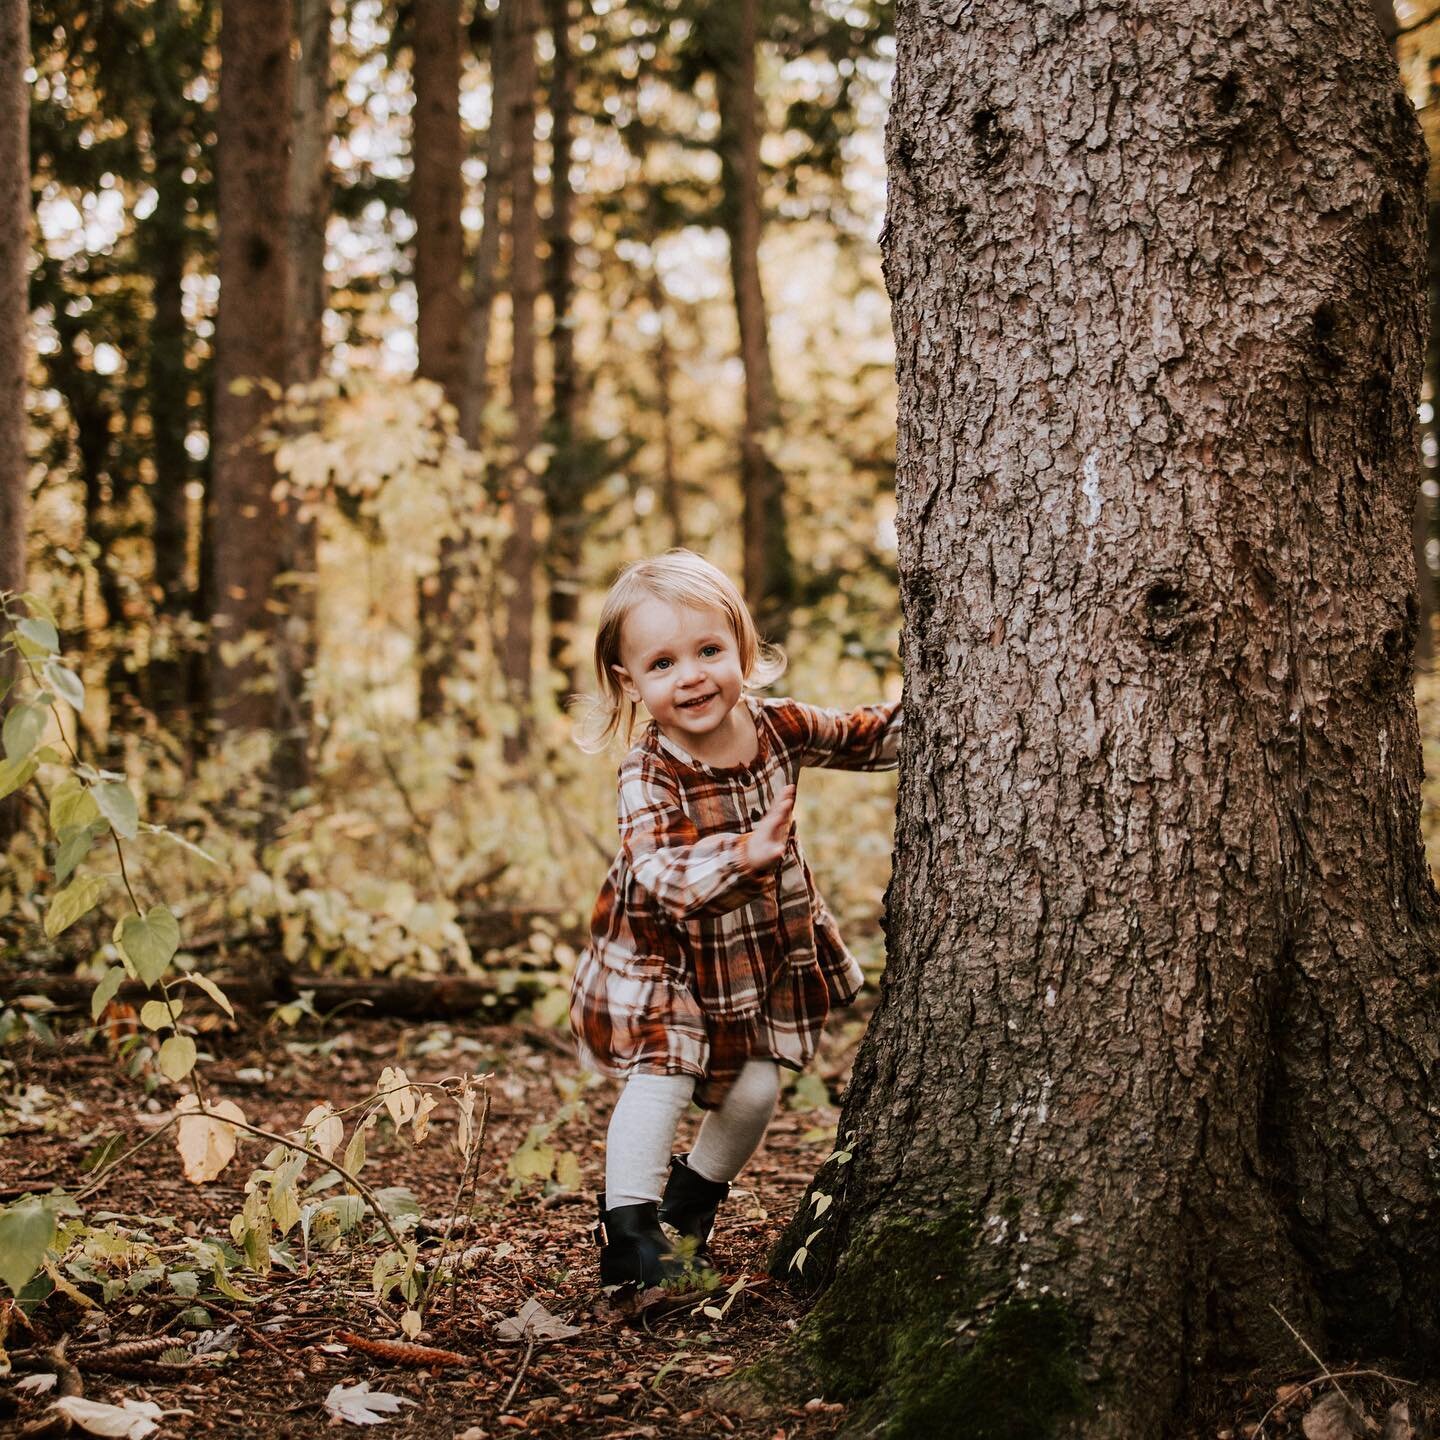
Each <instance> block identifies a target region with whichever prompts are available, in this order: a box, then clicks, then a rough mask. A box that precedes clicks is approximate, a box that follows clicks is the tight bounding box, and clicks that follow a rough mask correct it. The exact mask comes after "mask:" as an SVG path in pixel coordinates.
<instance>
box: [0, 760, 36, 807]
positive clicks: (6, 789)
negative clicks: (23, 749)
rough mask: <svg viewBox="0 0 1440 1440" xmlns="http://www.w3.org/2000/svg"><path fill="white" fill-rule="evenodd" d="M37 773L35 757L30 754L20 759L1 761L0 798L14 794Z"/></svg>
mask: <svg viewBox="0 0 1440 1440" xmlns="http://www.w3.org/2000/svg"><path fill="white" fill-rule="evenodd" d="M34 773H35V757H34V756H33V755H28V756H25V757H23V758H22V759H19V760H3V761H0V800H3V799H4V798H5V797H6V796H7V795H13V794H14V793H15V791H17V790H18V789H20V787H21V786H22V785H28V784H29V783H30V777H31V776H32V775H33V774H34Z"/></svg>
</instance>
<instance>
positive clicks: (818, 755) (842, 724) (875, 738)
mask: <svg viewBox="0 0 1440 1440" xmlns="http://www.w3.org/2000/svg"><path fill="white" fill-rule="evenodd" d="M789 703H790V704H792V705H794V706H795V708H796V710H797V711H798V712H799V714H798V717H797V718H798V719H799V721H800V722H801V725H802V726H803V729H804V738H803V740H802V742H801V745H800V754H799V759H800V763H801V764H802V765H821V766H826V767H828V768H830V769H832V770H893V769H894V768H895V766H896V765H897V764H898V763H899V755H900V735H901V732H902V730H903V728H904V713H903V712H902V710H901V708H900V702H899V701H898V700H897V701H893V702H891V703H889V704H885V705H862V706H860V708H859V709H857V710H822V709H820V708H818V707H817V706H814V705H805V704H802V703H801V702H800V701H798V700H792V701H790V702H789Z"/></svg>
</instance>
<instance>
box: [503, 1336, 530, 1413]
mask: <svg viewBox="0 0 1440 1440" xmlns="http://www.w3.org/2000/svg"><path fill="white" fill-rule="evenodd" d="M534 1353H535V1332H534V1331H533V1330H531V1331H528V1332H527V1333H526V1336H525V1358H524V1359H523V1360H521V1362H520V1368H519V1369H518V1370H517V1371H516V1372H515V1378H514V1379H513V1380H512V1381H511V1382H510V1388H509V1390H507V1391H506V1392H505V1399H504V1400H503V1401H501V1403H500V1409H501V1411H502V1412H504V1411H506V1410H508V1409H509V1408H510V1402H511V1401H512V1400H513V1399H514V1398H515V1392H516V1391H517V1390H518V1389H519V1388H520V1382H521V1381H522V1380H523V1379H524V1378H525V1372H526V1370H528V1369H529V1368H530V1357H531V1356H532V1355H533V1354H534Z"/></svg>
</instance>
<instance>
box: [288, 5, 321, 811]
mask: <svg viewBox="0 0 1440 1440" xmlns="http://www.w3.org/2000/svg"><path fill="white" fill-rule="evenodd" d="M294 6H295V34H296V38H297V40H298V42H299V43H298V46H297V49H296V56H295V88H294V97H293V101H292V105H291V113H292V115H293V116H294V124H293V144H292V146H291V150H290V214H289V222H288V226H289V236H290V266H289V278H290V290H291V304H290V331H289V336H288V339H287V342H286V344H287V349H288V355H287V363H288V371H289V379H290V383H291V384H292V385H310V384H312V383H313V382H314V381H316V380H318V379H319V378H320V375H321V373H322V372H323V370H324V367H325V330H324V322H325V303H326V299H327V297H328V295H329V289H330V287H329V283H328V281H327V280H326V276H325V231H326V227H327V224H328V222H329V219H330V155H329V151H330V21H331V13H332V6H331V0H294ZM277 512H278V520H279V524H280V527H281V528H280V534H279V540H280V546H281V557H280V575H279V576H278V577H277V579H276V585H275V603H276V607H277V609H276V617H275V619H276V646H275V651H276V667H275V700H276V715H275V729H276V747H275V779H276V783H277V785H278V786H279V788H280V789H281V791H282V792H290V791H294V790H296V789H298V788H299V787H300V786H302V785H304V784H305V783H306V782H307V781H308V780H309V778H310V769H311V767H310V745H311V737H312V732H313V730H314V703H313V700H312V698H311V683H312V678H313V673H314V667H315V659H316V646H317V641H318V636H317V634H316V622H317V615H316V604H315V600H316V586H317V584H318V574H317V565H318V557H317V555H316V535H315V522H314V520H313V519H310V518H307V517H302V516H301V515H300V513H299V510H298V507H297V506H295V505H294V504H293V503H292V502H291V501H290V500H289V499H288V498H287V499H285V500H282V501H280V503H279V505H278V506H277Z"/></svg>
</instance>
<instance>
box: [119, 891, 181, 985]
mask: <svg viewBox="0 0 1440 1440" xmlns="http://www.w3.org/2000/svg"><path fill="white" fill-rule="evenodd" d="M118 941H119V945H120V952H121V954H123V955H124V956H125V958H126V959H127V960H128V961H129V962H130V965H131V968H132V969H133V970H134V971H135V974H136V975H137V976H138V977H139V978H140V979H141V980H143V981H144V982H145V984H146V986H147V987H148V988H150V989H152V990H153V989H154V988H155V985H156V983H157V982H158V981H159V979H160V977H161V976H162V975H163V974H164V973H165V971H166V970H167V969H169V967H170V961H171V960H172V959H173V958H174V955H175V952H176V951H177V950H178V949H179V948H180V924H179V922H178V921H177V920H176V919H175V917H174V916H173V915H172V914H171V913H170V911H169V910H168V909H167V908H166V907H165V906H164V905H152V906H151V907H150V908H149V910H147V911H146V912H145V914H144V915H143V916H140V915H127V916H126V917H125V918H124V920H122V921H121V922H120V928H119V933H118Z"/></svg>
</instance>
